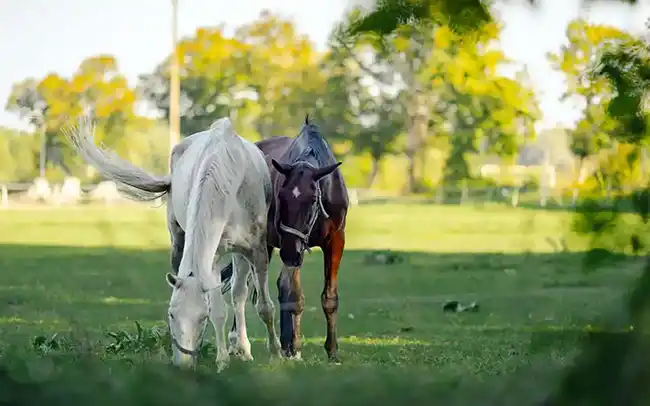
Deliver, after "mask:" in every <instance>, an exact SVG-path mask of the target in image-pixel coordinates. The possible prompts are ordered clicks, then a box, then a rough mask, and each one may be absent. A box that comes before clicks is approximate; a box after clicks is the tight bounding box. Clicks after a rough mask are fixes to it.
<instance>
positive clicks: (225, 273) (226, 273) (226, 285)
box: [221, 261, 257, 304]
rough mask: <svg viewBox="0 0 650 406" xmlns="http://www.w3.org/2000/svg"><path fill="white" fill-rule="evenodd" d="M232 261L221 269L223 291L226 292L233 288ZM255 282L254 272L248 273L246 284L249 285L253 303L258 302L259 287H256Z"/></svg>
mask: <svg viewBox="0 0 650 406" xmlns="http://www.w3.org/2000/svg"><path fill="white" fill-rule="evenodd" d="M232 271H233V267H232V261H230V263H229V264H228V265H226V266H225V267H224V268H223V269H222V270H221V283H222V285H221V293H222V294H226V293H228V292H229V291H230V289H231V288H232ZM252 282H253V272H250V273H249V274H248V278H246V284H247V285H248V289H249V291H250V297H251V302H252V303H253V304H257V289H255V284H254V283H252Z"/></svg>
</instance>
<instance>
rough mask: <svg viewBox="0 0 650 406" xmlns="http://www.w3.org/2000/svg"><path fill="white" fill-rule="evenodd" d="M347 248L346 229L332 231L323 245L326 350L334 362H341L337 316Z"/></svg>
mask: <svg viewBox="0 0 650 406" xmlns="http://www.w3.org/2000/svg"><path fill="white" fill-rule="evenodd" d="M344 249H345V230H343V229H338V230H336V231H332V233H331V234H330V235H329V236H328V237H327V240H326V243H325V245H324V247H323V262H324V268H325V280H324V285H323V293H322V294H321V297H320V298H321V305H322V306H323V313H325V318H326V319H327V338H326V339H325V351H327V357H328V358H329V360H330V361H332V362H339V357H338V354H337V350H338V347H339V346H338V341H337V339H336V316H337V314H336V313H337V311H338V308H339V291H338V273H339V266H340V265H341V258H342V257H343V250H344Z"/></svg>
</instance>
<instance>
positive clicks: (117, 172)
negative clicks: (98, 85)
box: [64, 117, 171, 201]
mask: <svg viewBox="0 0 650 406" xmlns="http://www.w3.org/2000/svg"><path fill="white" fill-rule="evenodd" d="M94 133H95V128H94V125H93V123H92V120H91V119H90V118H88V117H83V118H81V119H80V120H79V123H78V125H77V126H75V127H73V128H69V129H66V130H65V131H64V134H65V136H66V138H67V139H68V140H69V141H70V143H71V144H72V146H73V147H74V149H75V150H76V151H77V153H79V155H81V157H82V158H83V159H84V161H86V163H88V164H89V165H92V166H93V167H95V169H97V170H98V171H99V172H100V173H101V174H102V175H104V176H105V177H107V178H109V179H111V180H113V181H115V182H116V183H117V184H118V187H119V189H120V191H121V192H122V193H124V194H125V195H127V196H128V197H131V198H133V199H136V200H142V201H146V200H154V199H157V198H159V197H161V196H163V195H165V194H166V193H167V192H169V188H170V186H171V176H169V175H168V176H155V175H152V174H149V173H147V172H146V171H145V170H143V169H141V168H138V167H137V166H135V165H133V164H132V163H130V162H128V161H126V160H124V159H122V158H120V157H119V156H118V155H117V154H116V153H114V152H113V151H110V150H108V149H105V148H102V147H99V146H97V145H95V144H94V143H93V135H94ZM124 186H127V187H126V188H125V187H124Z"/></svg>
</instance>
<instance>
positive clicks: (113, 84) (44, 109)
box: [6, 55, 136, 174]
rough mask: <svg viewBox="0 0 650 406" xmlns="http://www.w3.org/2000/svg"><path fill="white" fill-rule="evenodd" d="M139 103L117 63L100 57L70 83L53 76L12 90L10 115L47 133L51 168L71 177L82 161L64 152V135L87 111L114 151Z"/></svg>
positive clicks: (87, 63)
mask: <svg viewBox="0 0 650 406" xmlns="http://www.w3.org/2000/svg"><path fill="white" fill-rule="evenodd" d="M135 102H136V95H135V92H134V90H133V89H131V88H130V87H129V84H128V82H127V80H126V78H125V77H124V76H123V75H121V74H120V73H119V70H118V65H117V61H116V60H115V58H114V57H112V56H110V55H98V56H93V57H90V58H87V59H86V60H84V61H83V62H82V63H81V64H80V66H79V68H78V69H77V71H76V72H75V73H74V75H73V76H72V77H71V78H64V77H61V76H60V75H58V74H55V73H50V74H48V75H46V76H45V77H44V78H42V79H34V78H27V79H25V80H23V81H22V82H20V83H16V84H14V85H13V87H12V91H11V94H10V96H9V100H8V101H7V104H6V109H7V110H8V111H11V112H14V113H16V114H17V115H19V116H20V117H21V118H26V119H28V120H29V122H30V123H31V124H32V125H34V126H35V127H36V128H37V129H39V131H45V135H46V143H45V144H46V145H45V151H46V157H47V162H49V163H52V164H53V165H55V166H58V167H60V168H61V169H62V170H63V172H64V173H66V174H71V173H72V171H73V169H72V168H71V164H72V163H75V165H77V166H78V165H79V164H80V160H79V158H78V157H75V156H73V155H72V152H71V150H70V149H69V148H67V147H66V143H65V141H64V137H63V136H62V133H61V130H62V129H63V128H64V127H65V126H68V125H71V124H75V123H76V121H75V120H76V118H77V117H78V116H79V114H80V113H81V112H82V111H83V109H84V108H87V107H89V108H92V110H93V112H94V115H95V118H96V121H97V127H98V128H99V129H101V131H99V132H98V137H97V138H99V139H100V141H103V142H104V143H106V144H107V145H112V144H113V143H114V142H115V140H116V139H118V138H119V137H120V136H121V134H122V131H123V129H124V126H125V123H127V122H128V121H129V120H131V119H132V118H133V116H134V107H135ZM37 133H39V134H40V132H37Z"/></svg>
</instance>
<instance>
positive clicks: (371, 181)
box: [367, 156, 381, 189]
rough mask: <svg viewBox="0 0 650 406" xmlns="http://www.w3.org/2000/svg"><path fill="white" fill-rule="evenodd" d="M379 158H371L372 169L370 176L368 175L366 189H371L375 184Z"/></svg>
mask: <svg viewBox="0 0 650 406" xmlns="http://www.w3.org/2000/svg"><path fill="white" fill-rule="evenodd" d="M380 159H381V158H378V157H374V156H373V157H372V169H371V170H370V174H369V175H368V186H367V187H368V189H372V186H373V185H374V184H375V181H376V180H377V175H378V174H379V161H380Z"/></svg>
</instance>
